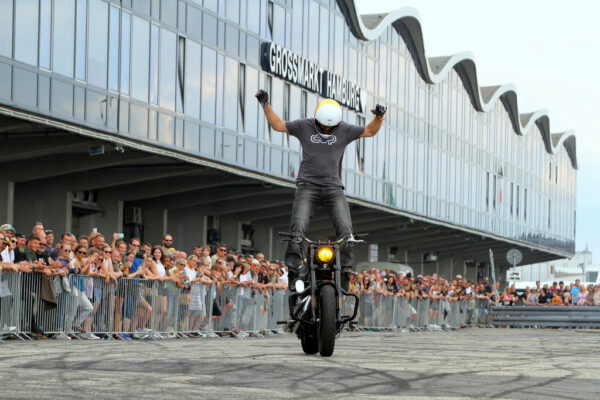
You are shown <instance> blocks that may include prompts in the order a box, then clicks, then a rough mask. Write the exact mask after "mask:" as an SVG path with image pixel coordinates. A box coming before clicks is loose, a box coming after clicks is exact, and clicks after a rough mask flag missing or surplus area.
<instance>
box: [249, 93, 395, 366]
mask: <svg viewBox="0 0 600 400" xmlns="http://www.w3.org/2000/svg"><path fill="white" fill-rule="evenodd" d="M256 98H257V99H258V101H259V103H260V104H261V106H262V107H263V111H264V113H265V117H266V118H267V121H268V123H269V125H270V126H271V128H272V129H273V130H275V131H278V132H284V133H285V132H287V133H289V134H290V135H292V136H295V137H296V138H297V139H298V140H299V141H300V145H301V146H302V162H301V163H300V170H299V173H298V177H297V179H296V195H295V198H294V205H293V208H292V218H291V223H290V232H289V233H286V234H285V236H287V239H288V240H289V242H288V247H287V250H286V254H285V263H286V265H287V266H288V268H289V284H290V286H289V287H290V292H291V295H290V313H291V317H292V319H293V321H295V323H293V324H290V326H292V327H293V329H295V330H296V333H297V334H298V336H299V337H300V339H301V341H302V348H303V350H304V351H305V352H306V353H308V354H315V353H317V351H318V352H319V353H320V354H321V355H322V356H326V357H328V356H331V354H333V343H334V340H335V332H337V331H339V330H340V329H341V328H342V326H343V323H344V322H348V321H350V320H352V317H350V318H349V319H348V318H344V317H340V315H339V314H340V303H341V301H339V299H342V297H343V296H344V295H346V296H349V295H350V294H349V293H348V292H347V290H348V280H349V273H350V270H351V269H352V264H353V262H354V249H353V246H354V244H355V243H356V242H359V241H357V240H356V239H355V237H354V235H353V233H352V221H351V217H350V209H349V207H348V202H347V200H346V196H345V195H344V186H343V185H342V179H341V166H342V158H343V156H344V151H345V149H346V146H348V144H350V143H351V142H352V141H354V140H356V139H358V138H361V137H373V136H375V135H376V134H377V132H378V131H379V129H380V128H381V125H382V123H383V121H384V115H385V112H386V108H385V107H384V106H382V105H379V104H377V105H376V106H375V108H374V109H373V110H372V113H373V114H374V115H375V117H374V118H373V120H372V121H371V122H370V123H369V124H368V125H367V126H365V127H362V126H356V125H350V124H347V123H345V122H344V121H342V108H341V106H340V105H339V104H338V103H337V102H336V101H335V100H331V99H326V100H323V101H322V102H321V103H319V104H318V105H317V108H316V109H315V114H314V118H306V119H299V120H295V121H287V122H286V121H283V120H282V119H281V118H280V117H279V116H278V115H277V113H275V111H274V110H273V108H272V107H271V106H270V104H269V95H268V93H267V92H265V91H264V90H259V91H258V93H256ZM318 205H321V206H323V207H324V208H325V209H326V210H327V211H328V212H329V218H330V219H331V221H332V223H333V225H334V228H335V233H336V237H338V238H340V239H338V240H336V241H334V242H324V243H323V242H314V241H311V240H309V239H307V238H306V237H305V233H306V232H307V231H308V226H309V222H310V217H311V216H312V215H313V213H314V210H315V208H316V207H317V206H318ZM305 243H306V244H308V252H305V251H304V247H305V246H304V244H305ZM321 249H322V250H323V254H324V255H326V254H325V253H327V254H329V253H330V255H331V257H330V258H328V256H327V257H324V258H321V257H319V254H320V251H319V250H321ZM327 249H328V250H327ZM307 278H308V280H307ZM305 283H307V284H308V287H306V288H305ZM307 294H308V295H310V296H308V297H307V296H306V295H307ZM302 296H304V297H302ZM353 297H354V298H355V301H356V303H355V307H354V310H355V311H354V312H355V313H356V310H357V309H358V298H357V297H356V296H353ZM302 299H304V301H305V305H304V306H302V307H299V304H298V300H300V301H302ZM309 303H310V304H309ZM331 309H333V311H331ZM323 313H325V314H326V315H324V314H323ZM331 315H333V318H332V317H331ZM325 317H327V318H325ZM325 319H327V321H326V320H325ZM330 319H331V320H330ZM345 319H347V320H346V321H345ZM298 323H299V324H298ZM330 326H333V327H334V328H335V329H334V330H333V332H334V334H333V336H332V337H331V338H330V339H327V340H326V341H328V343H329V344H326V345H325V346H323V344H324V342H323V340H322V339H325V338H324V337H323V334H324V332H325V331H326V332H330V331H331V329H330V328H329V327H330ZM324 328H326V329H324ZM329 336H331V335H329V334H328V337H329Z"/></svg>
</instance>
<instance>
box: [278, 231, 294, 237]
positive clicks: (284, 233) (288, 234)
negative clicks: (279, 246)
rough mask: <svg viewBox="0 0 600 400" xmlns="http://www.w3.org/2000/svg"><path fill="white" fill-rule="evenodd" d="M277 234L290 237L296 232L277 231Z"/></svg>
mask: <svg viewBox="0 0 600 400" xmlns="http://www.w3.org/2000/svg"><path fill="white" fill-rule="evenodd" d="M277 234H278V235H279V236H284V237H290V238H293V237H294V234H292V233H291V232H277Z"/></svg>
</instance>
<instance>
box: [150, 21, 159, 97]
mask: <svg viewBox="0 0 600 400" xmlns="http://www.w3.org/2000/svg"><path fill="white" fill-rule="evenodd" d="M159 42H160V28H159V27H158V25H155V24H152V25H150V103H152V104H158V60H159V51H158V46H159Z"/></svg>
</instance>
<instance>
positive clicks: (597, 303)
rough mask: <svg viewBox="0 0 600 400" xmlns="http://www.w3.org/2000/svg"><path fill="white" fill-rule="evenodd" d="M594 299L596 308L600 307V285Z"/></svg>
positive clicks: (596, 288)
mask: <svg viewBox="0 0 600 400" xmlns="http://www.w3.org/2000/svg"><path fill="white" fill-rule="evenodd" d="M592 299H593V303H594V305H595V306H600V283H599V284H597V285H596V287H595V289H594V296H592Z"/></svg>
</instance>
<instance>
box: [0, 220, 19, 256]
mask: <svg viewBox="0 0 600 400" xmlns="http://www.w3.org/2000/svg"><path fill="white" fill-rule="evenodd" d="M0 234H1V235H2V237H3V240H5V241H6V247H4V248H3V249H2V251H1V252H0V257H1V260H2V261H5V262H11V263H12V262H15V248H16V247H17V239H16V238H15V237H14V236H15V228H13V227H12V225H10V224H4V225H2V226H0Z"/></svg>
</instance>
